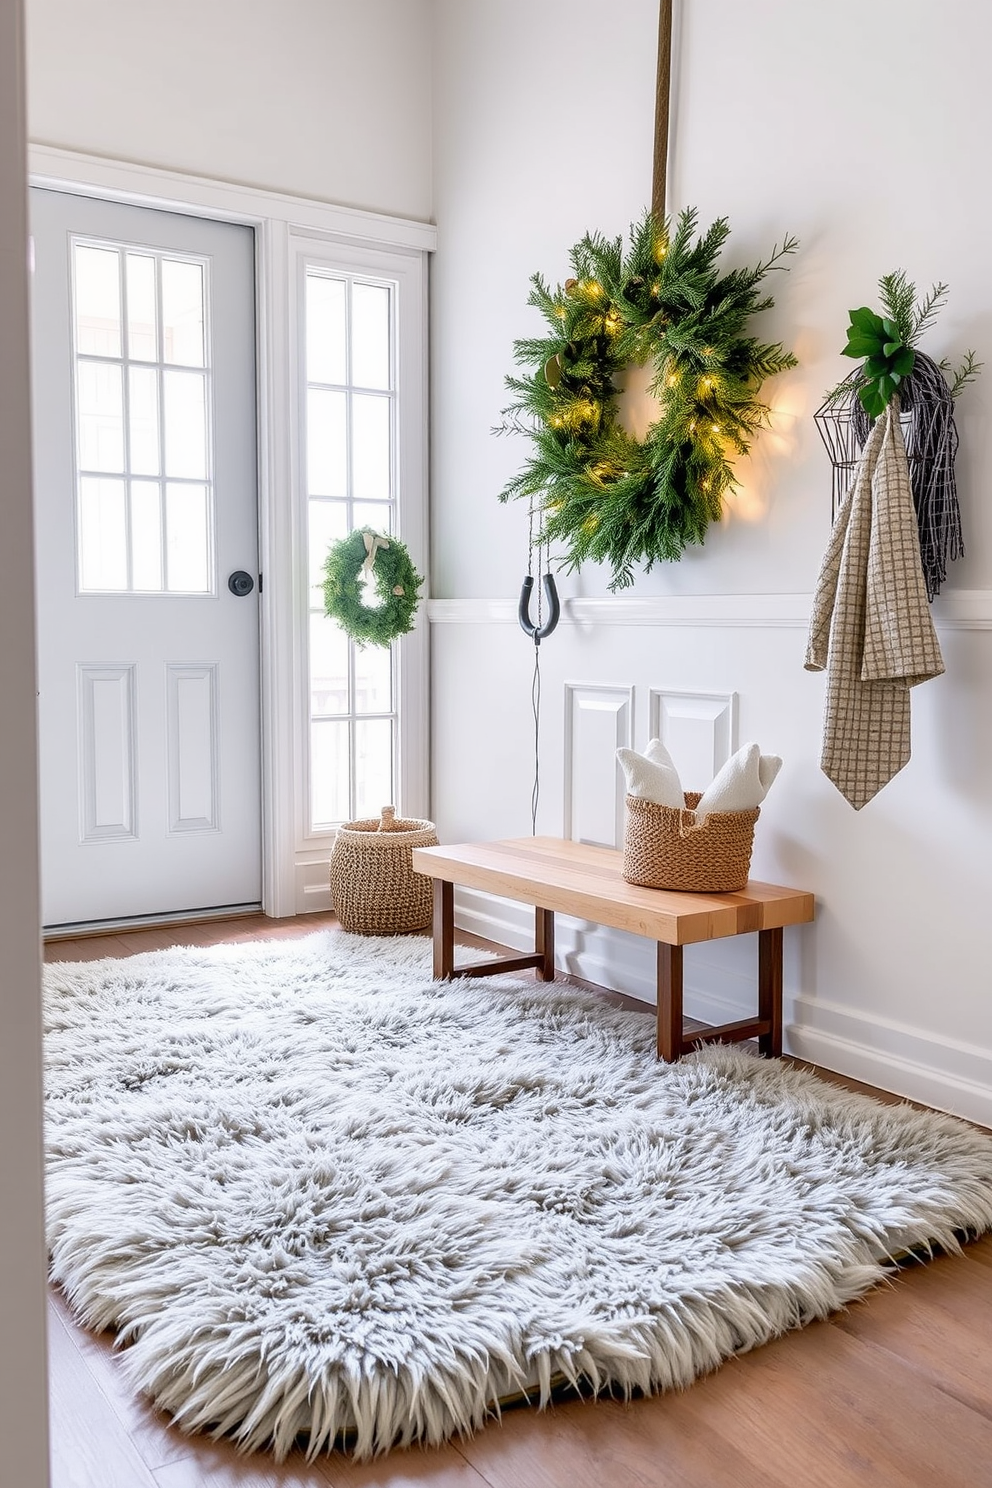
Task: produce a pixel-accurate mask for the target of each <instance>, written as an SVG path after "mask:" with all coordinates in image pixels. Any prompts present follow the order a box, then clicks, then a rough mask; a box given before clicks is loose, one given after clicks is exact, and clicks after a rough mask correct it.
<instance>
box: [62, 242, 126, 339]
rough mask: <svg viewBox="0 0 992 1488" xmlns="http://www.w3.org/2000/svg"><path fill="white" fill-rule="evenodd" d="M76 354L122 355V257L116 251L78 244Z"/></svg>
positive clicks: (75, 285) (76, 261)
mask: <svg viewBox="0 0 992 1488" xmlns="http://www.w3.org/2000/svg"><path fill="white" fill-rule="evenodd" d="M74 259H75V263H74V267H75V276H74V279H75V282H74V285H73V291H74V297H75V303H76V351H77V353H78V354H79V355H81V356H86V355H89V356H111V357H119V356H120V354H121V282H120V281H121V256H120V254H119V253H118V251H117V249H116V248H90V247H88V246H87V245H86V244H84V243H76V244H75V254H74Z"/></svg>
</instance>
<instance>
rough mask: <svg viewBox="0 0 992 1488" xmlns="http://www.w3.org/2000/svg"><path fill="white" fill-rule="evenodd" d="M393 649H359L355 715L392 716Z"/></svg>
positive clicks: (356, 672)
mask: <svg viewBox="0 0 992 1488" xmlns="http://www.w3.org/2000/svg"><path fill="white" fill-rule="evenodd" d="M392 678H393V648H392V647H391V646H356V647H355V712H356V713H389V712H391V711H392V707H393V693H392Z"/></svg>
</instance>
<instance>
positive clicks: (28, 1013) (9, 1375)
mask: <svg viewBox="0 0 992 1488" xmlns="http://www.w3.org/2000/svg"><path fill="white" fill-rule="evenodd" d="M21 23H22V16H21V4H20V0H0V200H2V201H3V212H2V213H0V324H2V325H3V328H4V333H3V337H2V339H0V526H2V530H3V541H2V542H0V636H2V638H3V643H2V645H0V697H2V698H3V707H2V708H0V760H2V762H3V768H2V769H0V822H3V852H2V853H0V947H2V959H0V1480H2V1481H3V1482H4V1483H9V1484H17V1488H43V1485H44V1484H46V1483H47V1482H48V1450H47V1449H48V1423H47V1409H46V1399H45V1341H44V1319H45V1312H44V1307H45V1292H44V1276H45V1246H44V1240H43V1235H42V1216H41V1198H42V1190H41V1028H40V1002H39V987H38V982H39V975H38V966H39V960H40V945H39V932H38V854H37V821H36V812H35V680H34V623H33V615H34V601H33V594H32V575H33V572H34V564H33V561H32V553H31V474H30V449H29V443H28V430H29V417H28V340H27V336H28V328H27V224H26V217H25V211H26V204H25V192H24V117H23V115H24V98H23V72H22V38H21Z"/></svg>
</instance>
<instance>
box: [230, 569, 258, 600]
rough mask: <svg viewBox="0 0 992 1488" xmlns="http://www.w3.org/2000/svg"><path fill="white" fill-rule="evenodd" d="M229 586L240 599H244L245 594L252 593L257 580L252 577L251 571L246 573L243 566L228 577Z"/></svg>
mask: <svg viewBox="0 0 992 1488" xmlns="http://www.w3.org/2000/svg"><path fill="white" fill-rule="evenodd" d="M227 587H228V589H230V591H231V593H232V594H236V595H237V596H238V598H239V599H244V597H245V595H246V594H250V593H251V591H252V590H253V589H254V587H255V580H254V579H253V578H252V576H251V574H250V573H245V571H244V569H243V568H238V569H235V571H234V573H232V575H231V577H230V578H229V579H228V581H227Z"/></svg>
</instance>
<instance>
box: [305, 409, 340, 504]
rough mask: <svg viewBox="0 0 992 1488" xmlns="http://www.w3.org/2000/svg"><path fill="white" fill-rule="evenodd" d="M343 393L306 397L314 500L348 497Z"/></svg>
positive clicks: (308, 446) (310, 476) (308, 451)
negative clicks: (319, 497) (317, 498)
mask: <svg viewBox="0 0 992 1488" xmlns="http://www.w3.org/2000/svg"><path fill="white" fill-rule="evenodd" d="M345 416H346V399H345V395H344V393H326V392H320V391H318V390H315V389H311V390H310V392H309V393H308V394H307V470H308V475H307V480H308V488H309V492H310V495H311V496H347V494H348V446H347V434H346V428H345Z"/></svg>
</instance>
